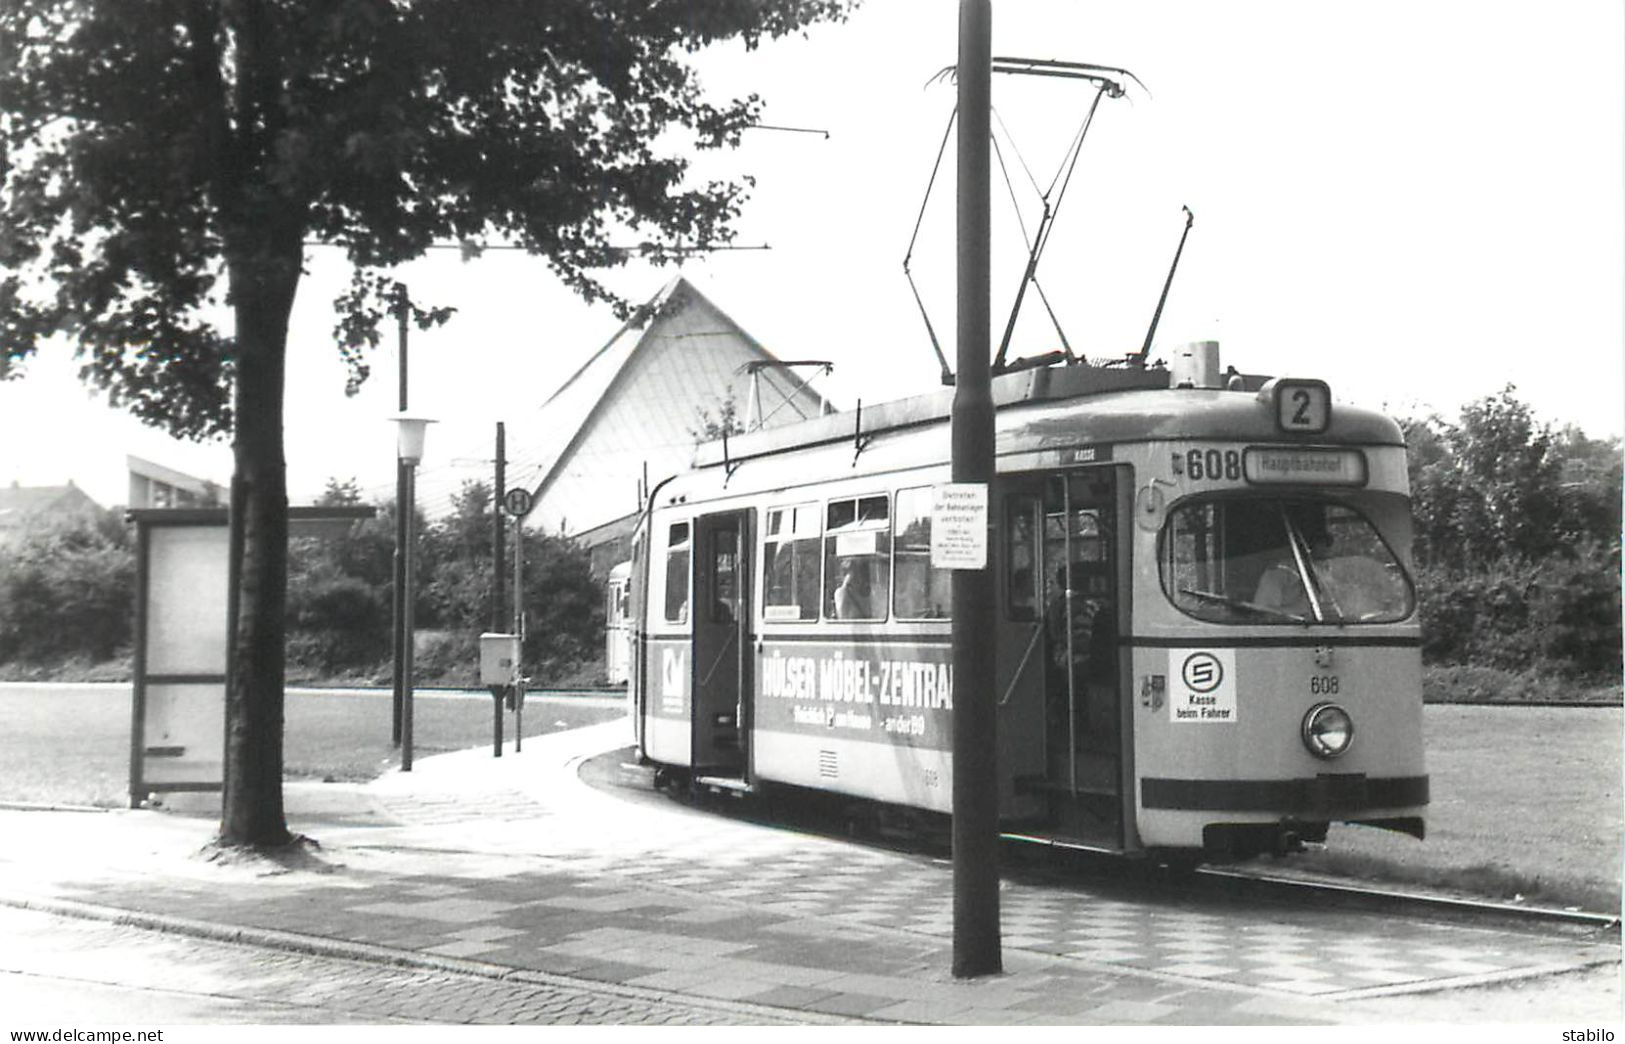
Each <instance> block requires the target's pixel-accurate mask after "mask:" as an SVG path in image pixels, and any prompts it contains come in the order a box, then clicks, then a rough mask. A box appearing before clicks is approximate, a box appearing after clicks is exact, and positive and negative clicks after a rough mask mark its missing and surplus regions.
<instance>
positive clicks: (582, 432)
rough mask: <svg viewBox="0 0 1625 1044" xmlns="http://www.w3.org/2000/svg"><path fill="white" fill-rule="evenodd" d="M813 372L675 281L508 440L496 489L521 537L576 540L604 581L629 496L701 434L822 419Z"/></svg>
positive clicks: (622, 534)
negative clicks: (519, 524)
mask: <svg viewBox="0 0 1625 1044" xmlns="http://www.w3.org/2000/svg"><path fill="white" fill-rule="evenodd" d="M820 368H822V364H819V363H810V364H809V363H796V362H785V361H783V360H780V359H778V358H777V357H776V356H774V355H773V353H772V352H770V351H768V350H767V349H766V348H764V347H763V346H762V345H761V344H760V343H758V342H757V341H756V339H755V338H754V337H752V336H751V335H750V334H748V333H746V332H745V331H744V330H743V329H742V328H741V327H740V326H739V324H737V323H735V322H734V321H733V320H732V319H730V318H729V317H728V315H727V313H725V312H723V311H722V309H720V308H718V307H717V306H716V305H715V304H713V303H712V302H711V301H710V300H709V299H708V298H706V297H705V295H704V294H702V293H700V292H699V290H697V289H695V287H694V286H693V285H692V284H691V283H689V282H688V281H687V280H686V279H684V278H683V277H681V276H678V277H677V278H676V279H674V280H672V281H671V282H670V283H668V284H667V285H666V286H665V287H664V288H663V289H662V290H661V291H660V293H659V294H657V295H656V296H655V297H654V299H653V300H651V301H649V302H648V303H647V304H645V305H643V306H642V307H641V308H639V309H638V311H637V313H636V314H635V315H634V316H633V317H632V318H631V319H630V320H629V321H628V322H627V323H626V324H625V325H624V326H622V327H621V329H620V330H619V331H618V332H617V333H616V334H615V336H614V337H612V338H611V339H610V340H609V343H607V344H605V345H604V346H603V347H602V348H600V349H599V350H598V351H597V352H595V353H594V354H593V356H592V358H591V359H589V360H588V361H587V362H586V364H585V365H583V366H582V367H581V369H579V370H577V371H576V373H575V374H573V375H572V376H571V377H570V379H569V380H567V381H565V382H564V384H563V385H562V386H561V387H560V388H559V389H558V391H556V392H554V393H553V395H552V396H551V397H550V398H549V399H548V400H547V401H546V402H545V403H544V404H543V405H542V406H541V408H540V410H539V412H538V414H537V415H536V416H534V417H533V418H531V419H529V420H526V421H523V422H521V423H520V424H519V425H516V426H515V428H516V430H515V433H514V437H511V438H510V442H509V450H508V452H509V458H510V459H509V463H508V470H507V476H508V478H507V484H508V486H509V487H510V488H512V487H516V486H524V487H525V488H528V489H530V490H532V491H533V493H534V494H535V506H534V507H533V508H532V509H531V512H530V514H529V515H528V516H527V517H526V523H527V525H529V526H530V527H532V528H538V529H542V530H544V531H546V532H549V533H559V532H563V533H566V534H568V535H571V536H574V537H576V538H577V539H578V540H580V541H581V543H582V544H583V545H585V546H586V547H587V548H589V549H590V550H591V552H592V560H593V570H594V572H596V573H597V574H598V575H599V576H603V577H607V576H608V575H609V572H610V569H611V568H612V567H613V566H614V565H615V564H616V563H617V562H620V561H622V560H624V559H625V558H626V557H628V555H629V554H630V537H631V533H632V530H633V529H634V528H635V527H636V525H637V513H638V510H639V508H640V506H641V505H640V497H641V496H646V495H647V492H648V487H649V486H653V485H656V484H658V483H659V482H660V481H661V480H663V479H665V478H666V477H667V476H670V475H672V474H675V473H677V472H679V471H682V470H685V469H686V468H688V467H689V465H690V463H691V462H692V461H693V458H694V448H695V446H696V444H697V443H698V442H701V441H705V440H706V439H707V438H708V437H709V436H707V434H706V431H707V428H708V426H709V427H711V428H713V429H714V428H717V427H719V426H721V425H723V424H728V423H729V422H730V421H731V422H732V424H731V425H730V426H731V427H732V428H733V429H734V430H736V431H737V430H747V431H754V430H756V429H757V428H764V427H776V426H778V425H781V424H789V423H793V422H796V421H800V420H804V419H806V418H808V417H817V416H820V415H822V414H824V413H828V412H831V407H830V405H829V403H828V402H826V401H825V399H824V397H823V396H822V395H820V394H818V393H817V392H816V391H814V390H813V389H812V388H811V387H810V386H809V383H808V382H809V379H810V378H811V377H813V376H816V373H817V371H818V370H819V369H820Z"/></svg>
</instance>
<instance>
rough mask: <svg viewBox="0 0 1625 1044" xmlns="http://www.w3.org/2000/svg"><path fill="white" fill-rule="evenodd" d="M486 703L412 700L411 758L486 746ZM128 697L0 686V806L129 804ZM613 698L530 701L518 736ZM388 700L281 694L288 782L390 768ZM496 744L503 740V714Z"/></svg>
mask: <svg viewBox="0 0 1625 1044" xmlns="http://www.w3.org/2000/svg"><path fill="white" fill-rule="evenodd" d="M491 702H492V701H491V698H490V697H489V696H483V695H480V696H463V695H451V694H443V693H425V692H422V691H420V692H419V693H418V694H417V697H416V699H414V700H413V715H412V724H413V729H412V734H413V744H412V749H413V752H414V753H415V754H416V755H417V756H418V757H419V758H423V757H427V756H429V755H431V754H436V753H441V752H444V751H449V750H462V749H464V748H466V747H476V746H480V745H482V744H483V745H489V744H490V743H491V714H492V712H491ZM130 705H131V703H130V690H129V688H128V686H124V685H117V686H113V685H108V686H81V685H5V686H0V801H6V802H14V803H27V804H49V805H92V806H100V807H105V808H124V807H127V806H128V804H129V799H128V788H129V779H130ZM621 713H623V711H622V704H621V702H620V701H618V700H613V699H603V698H585V697H569V696H558V697H539V696H537V695H534V694H533V695H532V696H530V697H529V698H528V699H527V700H526V701H525V714H524V718H525V735H526V736H539V735H542V734H544V733H548V732H556V731H559V730H560V729H565V728H576V727H579V726H582V725H590V724H593V723H595V722H600V721H605V720H608V719H610V718H614V717H618V716H619V715H620V714H621ZM390 718H391V712H390V696H389V693H388V692H353V691H352V692H346V691H331V692H314V691H308V690H307V691H298V690H295V691H291V692H289V693H288V699H287V703H286V706H285V707H284V720H285V722H286V731H285V734H284V740H283V765H284V770H285V775H286V776H287V778H289V779H333V780H344V781H359V780H368V779H374V778H376V777H378V776H380V775H382V774H383V773H385V772H387V771H389V770H390V769H392V768H394V767H395V766H396V765H397V764H399V762H400V752H399V751H398V750H397V749H396V748H395V747H394V745H393V744H392V743H391V742H390V731H391V728H390ZM503 738H504V740H505V741H506V742H507V743H508V744H509V745H510V746H509V749H512V747H511V744H512V741H513V715H512V714H504V721H503Z"/></svg>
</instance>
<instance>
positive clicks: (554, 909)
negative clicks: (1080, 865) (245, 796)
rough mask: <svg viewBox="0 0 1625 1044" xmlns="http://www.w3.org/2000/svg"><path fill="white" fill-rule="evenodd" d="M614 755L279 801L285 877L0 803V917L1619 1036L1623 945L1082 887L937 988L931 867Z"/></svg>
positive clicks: (457, 967)
mask: <svg viewBox="0 0 1625 1044" xmlns="http://www.w3.org/2000/svg"><path fill="white" fill-rule="evenodd" d="M629 741H630V727H629V723H628V722H627V721H625V720H623V721H619V722H613V723H610V724H607V725H601V726H596V727H593V728H589V729H581V730H576V731H573V732H564V733H555V734H551V735H547V736H539V737H534V738H527V739H526V741H525V749H524V751H523V753H520V754H515V753H514V752H513V750H512V746H511V744H510V745H509V747H508V748H507V750H506V751H505V753H504V756H503V757H502V758H500V759H498V758H493V757H492V756H491V751H490V748H489V747H485V748H480V749H475V750H470V751H464V752H460V753H456V754H449V755H443V756H439V757H432V758H428V759H424V760H421V761H419V762H418V763H417V765H416V766H415V770H414V771H413V772H411V773H405V774H403V773H392V774H390V775H387V776H385V777H383V778H381V779H379V780H377V781H375V782H374V783H372V784H368V785H345V784H304V783H300V784H290V785H289V786H288V787H287V788H286V802H287V807H288V818H289V825H290V827H291V828H292V829H293V830H295V831H296V832H300V833H304V834H307V835H309V836H312V837H314V838H316V839H318V840H319V842H320V846H321V847H320V849H319V850H316V851H315V852H314V853H313V855H312V857H311V858H310V859H308V860H306V861H304V865H301V866H299V867H298V868H297V869H293V870H288V871H286V872H275V873H272V872H268V870H271V869H280V868H272V867H268V866H266V865H264V864H259V863H254V862H245V863H236V864H223V863H220V862H209V861H206V860H204V859H202V858H199V857H198V856H197V855H196V853H197V852H198V851H199V850H200V849H201V848H202V847H203V846H204V845H205V844H206V842H207V841H208V840H209V838H210V837H211V835H212V834H213V831H214V828H215V825H216V823H215V818H214V817H213V816H209V815H201V816H189V815H182V814H177V813H175V812H173V811H134V812H104V813H73V812H32V811H31V812H19V811H9V812H0V830H3V831H4V836H5V837H6V838H7V841H8V844H7V845H6V848H5V850H4V851H3V852H0V903H5V904H9V905H21V906H28V907H32V908H35V909H40V910H49V911H54V912H67V913H73V914H76V915H79V916H93V917H103V918H110V919H118V920H121V921H124V922H126V923H131V924H138V925H143V926H149V927H157V928H163V929H166V930H170V931H179V932H186V933H189V934H193V935H198V936H201V937H205V938H214V939H240V940H241V941H244V942H249V943H252V944H255V945H260V946H268V947H273V948H277V949H284V950H293V951H299V952H305V953H317V954H325V955H330V956H345V957H352V958H356V959H360V960H366V961H373V962H382V963H387V964H393V965H402V966H416V967H438V968H443V969H446V970H453V971H459V972H464V973H469V974H474V975H480V976H486V977H489V978H493V979H505V978H506V979H512V978H515V977H524V978H526V980H527V981H542V982H549V981H550V982H556V983H559V984H568V985H570V986H572V987H582V986H589V987H591V988H592V989H594V990H598V991H602V992H603V993H604V994H606V995H609V996H620V997H637V998H642V999H662V998H665V999H677V1000H681V1001H682V1002H684V1003H702V1004H710V1005H715V1006H717V1007H718V1008H719V1009H721V1010H726V1011H727V1012H729V1013H731V1014H732V1015H734V1016H735V1017H738V1018H742V1019H743V1020H744V1021H761V1022H784V1021H801V1022H832V1021H833V1022H839V1021H849V1020H858V1021H864V1022H883V1023H897V1022H905V1023H972V1024H991V1025H1029V1024H1103V1023H1104V1024H1172V1025H1221V1024H1236V1023H1240V1024H1291V1025H1314V1024H1339V1023H1370V1022H1422V1021H1426V1022H1472V1023H1483V1022H1503V1021H1513V1022H1516V1021H1539V1022H1545V1023H1551V1022H1556V1021H1560V1020H1566V1019H1588V1020H1591V1021H1603V1022H1607V1023H1609V1024H1614V1023H1617V1022H1619V1019H1620V992H1619V983H1618V964H1619V956H1620V948H1619V939H1618V936H1617V934H1616V935H1614V936H1613V937H1611V938H1591V937H1576V936H1574V935H1572V934H1570V935H1567V936H1554V935H1549V934H1537V933H1533V932H1530V933H1525V932H1513V931H1500V930H1491V929H1485V928H1479V927H1464V926H1461V925H1443V924H1426V923H1418V922H1396V921H1394V920H1393V919H1383V921H1382V923H1372V921H1373V920H1375V919H1374V918H1372V917H1371V916H1370V915H1361V914H1358V913H1350V912H1346V911H1337V910H1326V911H1309V910H1304V909H1302V908H1294V909H1291V910H1285V909H1260V908H1257V907H1252V906H1248V905H1245V904H1241V903H1220V902H1215V901H1213V900H1196V899H1189V900H1176V901H1172V902H1171V901H1169V900H1168V898H1167V897H1166V895H1164V896H1163V897H1161V898H1155V899H1153V898H1148V897H1146V896H1145V895H1142V894H1138V893H1135V892H1132V891H1128V890H1126V889H1125V886H1124V885H1122V884H1121V883H1115V884H1113V883H1109V882H1108V883H1101V882H1095V881H1088V880H1080V881H1078V882H1077V885H1076V887H1075V889H1058V888H1039V887H1035V886H1029V885H1017V884H1011V883H1009V882H1007V883H1006V885H1005V887H1004V889H1003V891H1002V893H1001V919H1002V925H1003V933H1004V936H1003V943H1004V948H1003V956H1004V968H1005V973H1004V974H1002V975H998V976H991V977H987V978H983V979H976V980H970V981H960V980H955V979H954V978H953V977H952V976H951V975H950V974H949V966H950V962H951V956H952V875H951V868H950V867H949V866H948V865H947V864H946V863H945V862H943V861H941V860H935V859H931V858H929V857H926V856H921V855H914V854H905V853H894V852H885V851H877V850H875V849H872V848H866V847H862V846H857V845H852V844H848V843H845V842H842V841H837V840H833V839H829V838H822V837H813V836H807V835H803V834H796V833H793V832H790V831H785V830H779V829H774V828H772V827H767V826H761V825H756V824H751V823H744V822H739V821H736V820H734V819H731V818H728V817H725V816H721V815H716V814H710V813H705V812H700V811H696V810H692V809H688V808H683V807H680V806H677V805H675V804H671V803H667V802H664V801H652V800H641V801H640V800H629V795H625V794H620V793H615V792H606V791H601V790H598V789H594V788H593V787H590V786H588V785H587V784H585V783H583V782H582V781H581V779H580V777H579V774H578V770H579V768H580V766H581V764H582V763H583V762H584V761H585V760H587V759H588V758H590V757H592V756H594V755H598V754H600V753H602V752H605V751H610V750H614V749H616V748H619V747H623V746H625V745H626V744H627V743H628V742H629ZM216 800H217V799H216ZM426 1015H432V1013H426ZM472 1018H473V1021H500V1016H499V1014H497V1013H492V1014H491V1016H490V1017H488V1018H483V1017H481V1016H479V1015H478V1014H476V1015H474V1016H473V1017H472Z"/></svg>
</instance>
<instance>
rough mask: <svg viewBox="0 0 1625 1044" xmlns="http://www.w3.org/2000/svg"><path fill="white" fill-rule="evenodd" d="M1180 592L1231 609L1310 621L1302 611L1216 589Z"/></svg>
mask: <svg viewBox="0 0 1625 1044" xmlns="http://www.w3.org/2000/svg"><path fill="white" fill-rule="evenodd" d="M1179 593H1180V594H1182V595H1189V596H1190V597H1192V598H1198V599H1201V600H1202V601H1204V602H1216V603H1218V604H1219V605H1224V606H1229V607H1230V608H1231V609H1240V610H1242V611H1243V612H1248V613H1257V614H1258V615H1260V616H1273V617H1275V618H1276V619H1277V620H1294V621H1297V622H1299V623H1307V622H1309V618H1308V617H1307V616H1304V615H1303V614H1302V613H1292V612H1288V611H1286V610H1285V609H1276V608H1274V607H1273V606H1268V605H1259V604H1258V603H1257V602H1249V601H1247V600H1246V599H1242V598H1235V597H1232V596H1230V595H1224V594H1218V593H1217V592H1214V591H1198V590H1196V589H1195V588H1194V587H1181V588H1180V589H1179Z"/></svg>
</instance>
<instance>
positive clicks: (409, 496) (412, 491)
mask: <svg viewBox="0 0 1625 1044" xmlns="http://www.w3.org/2000/svg"><path fill="white" fill-rule="evenodd" d="M390 420H392V421H394V422H395V458H396V460H398V461H399V462H400V465H401V467H400V471H401V473H402V474H403V475H404V476H405V478H406V481H405V483H404V484H403V485H404V489H405V496H404V497H403V498H401V502H400V503H398V504H396V505H395V509H396V510H397V511H399V512H401V514H402V517H403V518H404V528H403V529H402V530H400V531H401V532H404V533H405V540H404V542H403V547H402V551H401V556H402V559H403V562H402V565H403V569H402V571H401V576H402V579H401V591H402V595H403V598H402V600H401V601H402V610H401V613H400V628H401V630H400V634H398V635H397V636H396V639H397V642H398V644H397V648H398V649H399V650H400V668H401V771H402V772H411V771H412V651H413V650H412V630H413V620H412V616H413V613H412V603H413V597H412V595H413V591H412V584H413V580H414V570H413V568H412V560H413V558H414V557H415V556H414V555H413V554H412V551H413V544H414V539H413V533H412V524H413V522H414V521H415V520H414V518H413V516H414V515H415V514H416V513H417V512H416V510H415V508H416V501H417V465H418V462H419V461H421V460H422V459H423V437H424V435H425V434H426V433H427V432H428V428H429V425H431V424H433V423H434V421H432V420H430V419H429V418H427V417H412V416H409V415H407V414H405V413H400V414H397V415H395V416H394V417H391V418H390Z"/></svg>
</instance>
